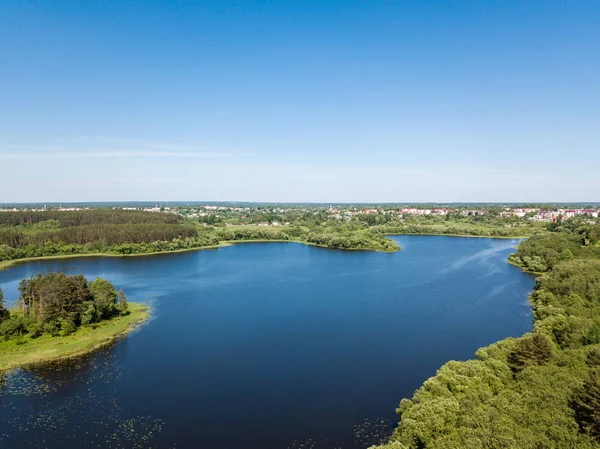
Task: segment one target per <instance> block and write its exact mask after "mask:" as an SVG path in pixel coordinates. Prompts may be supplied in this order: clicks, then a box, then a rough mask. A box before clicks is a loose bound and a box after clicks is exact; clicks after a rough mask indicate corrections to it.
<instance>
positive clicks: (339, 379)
mask: <svg viewBox="0 0 600 449" xmlns="http://www.w3.org/2000/svg"><path fill="white" fill-rule="evenodd" d="M393 238H394V239H395V240H396V241H397V242H398V243H399V244H400V245H401V246H402V247H403V250H402V251H400V252H397V253H393V254H384V253H371V252H342V251H331V250H325V249H320V248H314V247H309V246H305V245H302V244H296V243H265V244H262V243H252V244H242V245H236V246H232V247H226V248H220V249H217V250H205V251H197V252H188V253H179V254H166V255H155V256H151V257H137V258H83V259H82V258H77V259H62V260H54V261H52V260H47V261H36V262H30V263H26V264H22V265H17V266H15V267H13V268H11V269H9V270H6V271H3V272H0V286H1V287H2V288H3V290H4V292H5V297H7V298H8V299H16V297H17V290H16V288H17V283H18V281H19V280H20V279H21V278H23V277H27V276H31V275H33V274H35V273H37V272H49V271H65V272H67V273H70V274H75V273H83V274H84V275H85V276H86V277H88V279H93V278H95V277H96V276H100V277H104V278H106V279H108V280H109V281H111V282H112V283H113V284H115V285H116V287H117V288H123V290H124V291H125V292H126V293H127V295H128V297H129V299H130V301H138V302H143V303H147V304H150V305H151V306H152V318H151V320H150V321H149V322H147V324H145V325H144V326H142V327H141V329H139V330H138V331H136V332H135V333H133V334H131V335H130V336H129V337H128V338H126V339H124V340H122V341H120V342H118V343H117V344H115V345H114V346H113V347H110V348H107V349H104V350H101V351H98V352H96V353H94V354H92V355H90V356H87V357H84V358H81V359H77V360H74V361H71V362H68V363H61V364H58V365H49V366H45V367H40V368H36V369H33V370H27V371H12V372H10V373H8V374H6V375H5V376H4V379H3V380H0V447H1V448H3V449H12V448H15V449H17V448H38V447H50V448H59V447H60V448H74V449H75V448H77V449H78V448H82V447H125V448H129V447H144V448H145V447H160V448H235V449H246V448H248V449H250V448H261V449H270V448H273V449H286V448H300V447H302V448H305V449H307V448H315V449H316V448H345V449H354V448H364V447H368V446H369V445H370V444H373V443H375V442H377V441H376V440H377V439H378V438H379V437H380V436H381V435H382V434H389V433H390V432H391V430H392V427H393V425H394V424H395V422H396V421H397V417H396V415H395V412H394V410H395V408H396V407H397V405H398V403H399V401H400V399H401V398H402V397H410V396H411V395H412V393H413V391H414V390H415V389H416V388H418V387H419V386H420V385H421V383H422V382H423V381H424V380H426V379H427V378H428V377H430V376H432V375H434V374H435V372H436V369H438V368H439V367H440V366H441V365H442V364H443V363H445V362H446V361H448V360H451V359H454V360H465V359H469V358H472V357H473V354H474V352H475V351H476V350H477V348H479V347H481V346H485V345H488V344H490V343H493V342H494V341H497V340H499V339H502V338H504V337H508V336H520V335H522V334H523V333H524V332H527V331H529V330H531V327H532V317H531V310H530V307H529V305H528V303H527V295H528V293H529V292H530V291H531V290H532V288H533V285H534V279H533V278H532V277H531V276H529V275H527V274H524V273H522V272H521V271H520V270H519V269H518V268H516V267H513V266H511V265H509V264H508V263H507V262H506V259H507V257H508V255H509V254H510V253H511V252H513V251H514V249H513V247H514V246H515V245H516V244H517V243H518V241H516V240H499V239H478V238H457V237H442V236H435V237H434V236H397V237H393Z"/></svg>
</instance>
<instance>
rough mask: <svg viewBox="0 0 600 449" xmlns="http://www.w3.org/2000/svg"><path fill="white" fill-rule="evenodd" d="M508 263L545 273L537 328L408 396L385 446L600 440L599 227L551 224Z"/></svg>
mask: <svg viewBox="0 0 600 449" xmlns="http://www.w3.org/2000/svg"><path fill="white" fill-rule="evenodd" d="M549 231H550V232H549V233H548V234H546V235H541V236H536V237H532V238H531V239H529V240H528V241H526V242H523V243H521V244H520V245H519V247H518V250H517V252H516V254H515V255H513V256H511V261H513V263H517V264H520V265H522V266H523V268H525V269H529V270H531V271H540V272H545V274H544V275H543V276H541V277H539V278H538V280H537V282H536V286H535V289H534V291H533V293H532V294H531V296H530V302H531V305H532V308H533V316H534V319H535V322H534V328H533V331H532V332H531V333H529V334H526V335H525V336H523V337H521V338H507V339H505V340H502V341H499V342H497V343H495V344H493V345H491V346H488V347H486V348H482V349H480V350H479V351H477V353H476V355H475V359H474V360H469V361H466V362H456V361H451V362H448V363H447V364H445V365H444V366H443V367H442V368H440V369H439V371H438V372H437V374H436V375H435V376H434V377H432V378H430V379H428V380H427V381H426V382H425V383H424V384H423V386H422V387H421V388H420V389H419V390H417V391H416V393H415V394H414V396H413V398H412V399H403V400H402V401H401V403H400V407H399V408H398V410H397V412H398V414H399V416H400V422H399V424H398V427H397V428H396V430H395V431H394V434H393V436H392V438H391V440H390V442H389V443H387V444H384V445H383V446H379V448H380V449H427V448H435V449H450V448H453V449H454V448H469V449H479V448H481V449H483V448H486V449H496V448H498V449H500V448H505V449H513V448H514V449H541V448H548V449H550V448H564V449H567V448H569V449H574V448H588V449H591V448H600V247H599V246H598V243H597V242H598V239H597V236H598V235H599V232H600V227H599V226H598V225H583V226H582V225H581V223H577V222H576V221H570V222H565V223H558V224H556V225H555V224H553V225H551V226H549Z"/></svg>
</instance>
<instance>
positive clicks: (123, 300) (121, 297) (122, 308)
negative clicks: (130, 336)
mask: <svg viewBox="0 0 600 449" xmlns="http://www.w3.org/2000/svg"><path fill="white" fill-rule="evenodd" d="M128 308H129V304H127V296H125V292H124V291H123V289H120V290H119V294H118V296H117V304H116V305H115V309H116V310H117V311H118V312H119V315H126V314H127V309H128Z"/></svg>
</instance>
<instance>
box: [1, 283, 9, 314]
mask: <svg viewBox="0 0 600 449" xmlns="http://www.w3.org/2000/svg"><path fill="white" fill-rule="evenodd" d="M5 318H8V310H6V308H5V307H4V293H3V292H2V289H1V288H0V323H1V322H2V321H4V319H5Z"/></svg>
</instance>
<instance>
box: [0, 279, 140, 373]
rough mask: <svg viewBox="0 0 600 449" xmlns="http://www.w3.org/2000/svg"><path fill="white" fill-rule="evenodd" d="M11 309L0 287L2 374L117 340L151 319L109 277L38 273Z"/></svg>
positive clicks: (25, 282) (25, 284) (25, 281)
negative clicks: (89, 277)
mask: <svg viewBox="0 0 600 449" xmlns="http://www.w3.org/2000/svg"><path fill="white" fill-rule="evenodd" d="M19 292H20V296H19V299H18V301H17V302H16V304H15V306H14V307H13V308H12V310H10V311H9V310H8V309H7V308H6V306H5V302H4V295H3V292H2V290H0V372H2V371H6V370H9V369H11V368H17V367H22V366H28V365H33V364H37V363H44V362H51V361H56V360H61V359H67V358H71V357H76V356H79V355H83V354H86V353H89V352H92V351H94V350H95V349H98V348H100V347H102V346H105V345H107V344H109V343H111V342H113V341H114V340H115V339H116V338H118V337H119V336H121V335H124V334H127V333H128V332H130V331H131V330H133V329H135V328H136V327H137V325H139V324H140V323H142V322H143V321H145V320H146V319H147V318H148V315H149V312H150V310H149V308H148V307H147V306H144V305H142V304H138V303H130V302H128V300H127V296H126V295H125V293H124V292H123V291H122V290H120V291H118V292H117V290H116V289H115V287H114V286H113V285H112V284H111V283H110V282H108V281H107V280H105V279H102V278H97V279H95V280H94V281H91V282H90V281H88V280H87V279H86V278H85V277H84V276H83V275H81V274H79V275H75V276H68V275H66V274H65V273H49V274H43V275H42V274H38V275H36V276H32V277H31V278H29V279H23V280H21V282H20V283H19Z"/></svg>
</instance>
